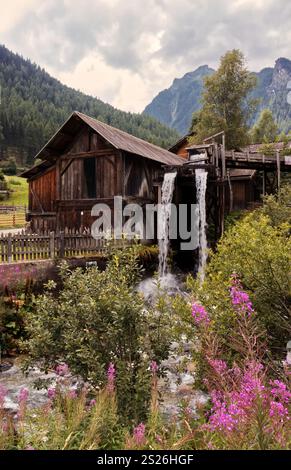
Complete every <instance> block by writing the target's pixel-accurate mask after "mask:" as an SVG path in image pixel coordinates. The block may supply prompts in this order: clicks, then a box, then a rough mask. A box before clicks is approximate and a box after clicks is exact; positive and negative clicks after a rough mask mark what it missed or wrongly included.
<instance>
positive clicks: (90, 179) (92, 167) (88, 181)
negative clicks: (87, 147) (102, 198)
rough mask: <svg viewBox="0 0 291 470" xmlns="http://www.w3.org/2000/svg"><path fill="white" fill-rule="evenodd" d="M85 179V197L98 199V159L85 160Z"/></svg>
mask: <svg viewBox="0 0 291 470" xmlns="http://www.w3.org/2000/svg"><path fill="white" fill-rule="evenodd" d="M84 177H85V188H84V189H85V191H84V197H87V198H95V197H96V159H95V158H85V159H84Z"/></svg>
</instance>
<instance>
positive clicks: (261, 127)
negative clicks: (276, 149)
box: [251, 109, 279, 144]
mask: <svg viewBox="0 0 291 470" xmlns="http://www.w3.org/2000/svg"><path fill="white" fill-rule="evenodd" d="M278 130H279V129H278V126H277V124H276V122H275V119H274V117H273V114H272V111H271V110H270V109H263V111H262V112H261V114H260V117H259V119H258V122H257V123H256V124H255V125H254V127H253V128H252V130H251V140H252V142H253V143H254V144H258V143H261V142H264V143H266V144H267V143H270V142H275V139H276V136H277V135H278Z"/></svg>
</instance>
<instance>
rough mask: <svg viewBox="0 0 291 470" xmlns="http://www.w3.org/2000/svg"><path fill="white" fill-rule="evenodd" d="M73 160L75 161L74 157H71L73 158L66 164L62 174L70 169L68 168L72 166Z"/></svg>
mask: <svg viewBox="0 0 291 470" xmlns="http://www.w3.org/2000/svg"><path fill="white" fill-rule="evenodd" d="M73 161H74V159H73V158H71V160H69V161H68V163H67V164H66V165H65V167H64V168H63V169H62V171H61V176H63V174H64V173H65V172H66V171H67V170H68V168H69V167H70V166H71V164H72V163H73Z"/></svg>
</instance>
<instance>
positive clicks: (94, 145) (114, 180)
mask: <svg viewBox="0 0 291 470" xmlns="http://www.w3.org/2000/svg"><path fill="white" fill-rule="evenodd" d="M159 169H160V164H158V163H157V162H154V161H152V160H149V159H145V158H142V157H140V156H138V155H134V154H130V153H126V152H121V151H119V150H116V149H115V148H114V147H113V146H112V145H111V144H110V143H109V142H107V141H105V140H104V139H103V138H102V137H101V136H99V135H98V134H96V133H94V132H93V131H91V130H89V129H88V128H87V127H86V128H84V129H82V130H81V131H80V132H79V133H78V134H77V135H76V136H75V137H74V138H73V139H72V142H71V144H70V146H69V147H68V148H67V150H66V151H65V152H64V153H63V154H62V155H60V156H59V157H58V158H57V161H56V165H55V168H54V169H53V170H50V171H48V172H47V173H45V174H44V175H41V176H39V177H35V179H33V180H31V181H30V189H31V191H30V193H31V197H30V202H29V211H30V212H31V213H32V214H31V215H30V217H31V220H32V228H33V229H35V230H37V231H39V230H43V229H49V230H52V229H55V228H57V229H62V228H63V227H68V228H80V227H83V228H85V227H91V225H92V223H93V222H94V218H93V217H92V216H91V210H92V207H93V206H94V204H96V203H98V202H104V203H107V204H108V205H109V206H112V205H113V198H114V196H122V197H123V198H124V199H127V198H136V199H137V200H140V199H144V200H154V197H155V194H154V189H153V180H154V179H155V177H156V176H157V172H158V170H159ZM33 194H34V196H33ZM54 211H55V214H53V212H54ZM47 212H48V213H50V214H45V213H47Z"/></svg>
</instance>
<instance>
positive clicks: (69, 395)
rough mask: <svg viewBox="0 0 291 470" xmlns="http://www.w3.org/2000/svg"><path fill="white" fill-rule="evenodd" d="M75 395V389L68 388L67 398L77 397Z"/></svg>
mask: <svg viewBox="0 0 291 470" xmlns="http://www.w3.org/2000/svg"><path fill="white" fill-rule="evenodd" d="M77 396H78V395H77V392H76V390H69V393H68V397H69V398H72V399H75V398H77Z"/></svg>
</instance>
